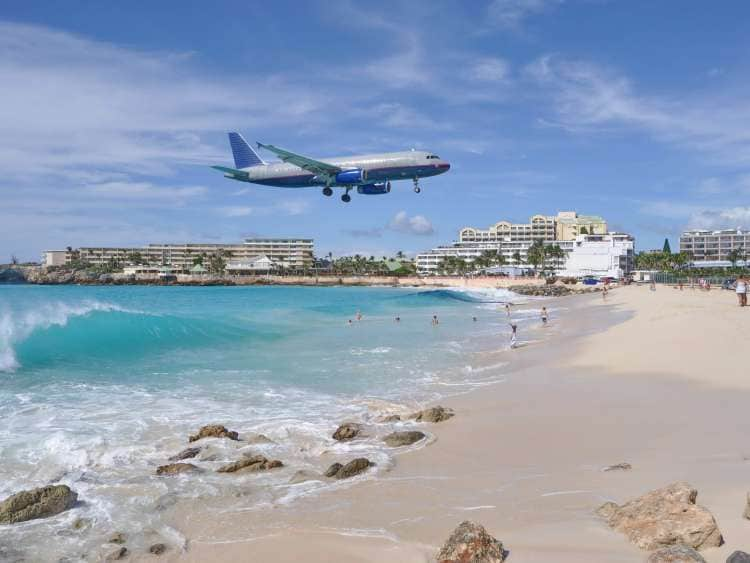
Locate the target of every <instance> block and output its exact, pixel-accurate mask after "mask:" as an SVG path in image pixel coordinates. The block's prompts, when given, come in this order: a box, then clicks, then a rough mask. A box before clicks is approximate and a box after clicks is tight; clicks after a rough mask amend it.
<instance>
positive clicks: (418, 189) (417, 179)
mask: <svg viewBox="0 0 750 563" xmlns="http://www.w3.org/2000/svg"><path fill="white" fill-rule="evenodd" d="M421 191H422V189H421V188H420V187H419V178H417V177H416V176H415V177H414V193H415V194H418V193H419V192H421Z"/></svg>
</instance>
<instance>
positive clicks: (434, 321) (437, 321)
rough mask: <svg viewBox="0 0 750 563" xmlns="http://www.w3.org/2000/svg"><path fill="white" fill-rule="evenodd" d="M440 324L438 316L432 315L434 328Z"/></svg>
mask: <svg viewBox="0 0 750 563" xmlns="http://www.w3.org/2000/svg"><path fill="white" fill-rule="evenodd" d="M439 324H440V321H439V320H438V318H437V315H432V326H437V325H439Z"/></svg>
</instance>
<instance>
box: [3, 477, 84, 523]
mask: <svg viewBox="0 0 750 563" xmlns="http://www.w3.org/2000/svg"><path fill="white" fill-rule="evenodd" d="M77 500H78V494H77V493H76V492H75V491H72V490H71V489H70V487H68V486H67V485H49V486H47V487H40V488H38V489H31V490H29V491H21V492H20V493H16V494H15V495H12V496H10V497H8V498H7V499H5V500H4V501H3V502H0V524H15V523H17V522H25V521H27V520H34V519H36V518H47V517H49V516H54V515H55V514H60V513H61V512H64V511H65V510H68V509H70V508H73V506H74V505H75V503H76V501H77Z"/></svg>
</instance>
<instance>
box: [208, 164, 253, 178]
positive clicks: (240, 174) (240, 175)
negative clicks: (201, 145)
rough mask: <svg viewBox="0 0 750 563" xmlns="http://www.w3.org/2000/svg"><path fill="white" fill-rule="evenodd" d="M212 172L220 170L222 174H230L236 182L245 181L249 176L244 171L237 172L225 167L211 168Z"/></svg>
mask: <svg viewBox="0 0 750 563" xmlns="http://www.w3.org/2000/svg"><path fill="white" fill-rule="evenodd" d="M211 168H213V169H214V170H221V171H222V172H224V174H231V175H232V176H234V177H235V178H237V179H238V180H246V179H247V177H248V176H249V174H248V173H247V172H246V171H245V170H237V169H236V168H227V167H226V166H212V167H211Z"/></svg>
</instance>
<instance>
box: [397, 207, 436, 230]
mask: <svg viewBox="0 0 750 563" xmlns="http://www.w3.org/2000/svg"><path fill="white" fill-rule="evenodd" d="M388 228H389V229H390V230H392V231H397V232H399V233H407V234H410V235H422V236H426V235H431V234H433V233H434V232H435V229H434V228H433V227H432V223H431V222H430V220H429V219H427V217H425V216H424V215H414V216H412V217H409V215H408V214H407V213H406V211H399V212H398V213H396V215H395V216H394V217H393V219H391V221H390V223H388Z"/></svg>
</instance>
